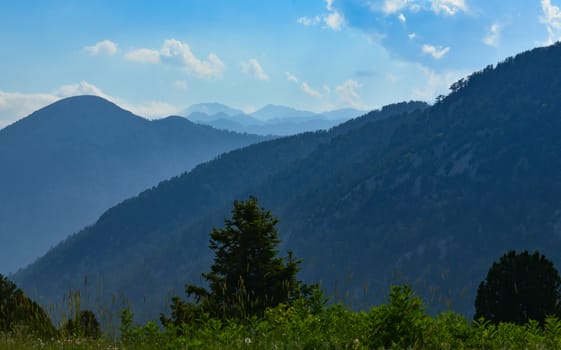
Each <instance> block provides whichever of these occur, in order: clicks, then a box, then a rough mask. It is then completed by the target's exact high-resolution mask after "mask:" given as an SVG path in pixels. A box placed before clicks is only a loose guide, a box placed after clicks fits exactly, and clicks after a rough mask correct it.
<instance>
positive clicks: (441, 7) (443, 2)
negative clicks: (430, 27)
mask: <svg viewBox="0 0 561 350" xmlns="http://www.w3.org/2000/svg"><path fill="white" fill-rule="evenodd" d="M432 10H433V11H434V12H435V13H437V14H439V13H443V14H445V15H449V16H453V15H455V14H456V13H458V12H460V11H463V12H465V11H467V6H466V4H465V2H464V0H432Z"/></svg>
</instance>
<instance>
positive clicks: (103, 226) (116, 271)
mask: <svg viewBox="0 0 561 350" xmlns="http://www.w3.org/2000/svg"><path fill="white" fill-rule="evenodd" d="M418 108H426V105H425V104H423V103H417V102H412V103H408V104H406V103H402V104H397V105H394V106H388V107H386V108H384V109H382V110H381V111H374V112H371V113H369V114H367V115H365V116H363V117H361V118H357V119H354V120H350V121H349V122H347V123H346V124H343V125H341V126H339V127H337V128H334V129H332V130H330V131H329V132H316V133H307V134H301V135H296V136H291V137H286V138H280V139H276V140H272V141H266V142H262V143H259V144H255V145H252V146H249V147H246V148H244V149H240V150H235V151H232V152H229V153H226V154H223V155H221V156H220V157H218V158H217V159H216V160H213V161H211V162H208V163H205V164H201V165H199V166H197V167H196V168H195V169H193V170H192V171H191V172H189V173H187V174H184V175H182V176H180V177H175V178H172V179H170V180H169V181H164V182H162V183H160V184H159V185H158V186H157V187H155V188H153V189H150V190H147V191H145V192H143V193H141V194H140V195H139V196H137V197H135V198H131V199H128V200H126V201H124V202H123V203H121V204H119V205H117V206H115V207H113V208H111V209H110V210H108V211H107V212H105V213H104V214H103V215H102V216H101V217H100V218H99V220H98V221H97V222H96V223H95V225H93V226H91V227H87V228H85V229H84V230H82V231H81V232H79V233H77V234H75V235H73V236H72V237H70V238H69V239H67V240H66V241H65V242H63V243H61V244H60V245H58V246H57V247H55V248H54V249H52V250H51V251H50V252H49V253H48V254H46V255H45V256H44V257H42V258H40V259H39V260H38V261H37V262H36V263H34V264H33V265H31V266H30V267H28V268H26V269H25V270H23V271H20V272H18V273H17V274H16V275H15V276H14V278H15V280H16V281H18V284H19V285H21V286H23V288H25V289H26V290H27V291H29V293H30V295H35V296H41V297H44V300H46V301H56V300H61V298H62V296H63V295H64V294H65V293H67V292H68V288H69V287H80V286H82V283H83V282H84V279H85V278H86V279H87V280H88V281H89V284H90V286H92V285H94V286H95V285H97V284H96V283H100V284H102V285H103V290H104V291H105V293H107V294H108V295H113V293H123V294H125V295H126V296H127V298H129V299H130V300H131V301H133V302H134V303H136V306H138V305H139V304H140V305H143V306H142V307H145V308H146V309H147V310H148V311H152V313H151V315H152V316H154V315H157V312H159V311H162V310H161V308H162V307H164V305H166V304H167V302H168V300H167V299H166V297H167V296H169V290H170V289H171V288H179V289H178V290H177V289H176V292H181V291H182V286H183V284H184V283H185V282H187V280H188V279H192V278H197V279H198V276H199V274H200V272H202V271H203V269H206V268H207V264H208V261H209V253H210V252H209V251H208V250H207V249H206V247H207V242H208V234H209V232H210V228H211V227H212V226H213V225H219V224H221V220H222V218H223V217H224V216H225V215H227V213H228V211H229V207H230V206H231V203H232V201H233V200H234V199H236V198H240V197H243V196H246V195H247V194H248V193H252V192H253V191H255V190H256V189H258V188H261V187H265V188H266V187H267V183H268V182H269V181H271V179H273V178H274V177H275V175H276V174H279V173H280V172H281V171H283V170H284V169H287V168H289V167H290V166H292V164H294V163H300V162H305V160H306V159H307V158H308V157H309V156H310V154H312V153H313V152H315V151H316V150H318V149H320V148H323V147H326V145H328V144H329V142H330V140H332V139H334V138H336V137H339V135H341V134H342V133H346V132H348V131H349V130H353V128H360V127H361V126H363V125H364V124H368V123H370V122H375V121H376V120H382V119H385V118H388V117H389V116H391V115H395V114H396V113H403V112H407V111H412V110H416V109H418ZM389 119H393V117H392V118H389ZM335 163H336V162H334V164H335ZM279 189H280V188H279ZM286 195H287V198H288V196H291V192H288V193H286ZM178 244H180V245H181V246H179V245H178ZM184 244H185V246H183V245H184ZM55 276H56V277H55ZM100 280H102V282H99V281H100ZM96 281H97V282H96ZM147 303H148V304H150V303H152V305H146V304H147ZM154 304H156V305H154ZM158 308H160V309H158Z"/></svg>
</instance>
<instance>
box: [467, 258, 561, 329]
mask: <svg viewBox="0 0 561 350" xmlns="http://www.w3.org/2000/svg"><path fill="white" fill-rule="evenodd" d="M560 298H561V278H560V277H559V273H558V272H557V270H556V269H555V267H554V266H553V263H552V262H551V261H549V260H548V259H546V257H545V256H544V255H541V254H539V253H538V252H537V251H536V252H535V253H534V254H531V255H530V254H529V253H528V251H524V252H522V253H520V254H517V253H516V252H515V251H509V252H508V253H506V254H505V255H503V256H502V257H501V258H500V260H499V262H495V263H493V266H492V267H491V269H489V272H488V273H487V278H486V279H485V280H484V281H483V282H481V284H480V285H479V289H478V290H477V297H476V299H475V319H477V318H480V317H483V318H485V319H487V320H489V321H491V322H493V323H499V322H513V323H517V324H524V323H526V322H527V321H528V320H536V321H539V322H540V323H543V321H544V320H545V317H546V316H547V315H559V314H560V313H559V310H560V309H559V301H560V300H561V299H560Z"/></svg>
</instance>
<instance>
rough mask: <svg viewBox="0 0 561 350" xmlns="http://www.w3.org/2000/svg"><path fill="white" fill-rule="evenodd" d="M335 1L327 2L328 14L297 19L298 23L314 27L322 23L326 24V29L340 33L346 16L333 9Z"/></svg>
mask: <svg viewBox="0 0 561 350" xmlns="http://www.w3.org/2000/svg"><path fill="white" fill-rule="evenodd" d="M334 2H335V0H325V8H326V9H327V13H324V14H322V15H321V16H319V15H318V16H314V17H306V16H303V17H299V18H298V19H296V22H298V23H300V24H302V25H305V26H314V25H317V24H319V23H320V22H321V21H323V23H324V24H325V28H329V29H331V30H334V31H339V30H341V28H342V27H343V24H345V16H344V15H343V14H342V13H341V12H339V11H337V10H336V9H335V8H333V3H334Z"/></svg>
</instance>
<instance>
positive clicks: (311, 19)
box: [296, 16, 321, 26]
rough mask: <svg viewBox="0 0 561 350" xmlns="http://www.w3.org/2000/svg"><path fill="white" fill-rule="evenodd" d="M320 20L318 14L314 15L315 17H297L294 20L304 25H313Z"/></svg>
mask: <svg viewBox="0 0 561 350" xmlns="http://www.w3.org/2000/svg"><path fill="white" fill-rule="evenodd" d="M320 21H321V18H319V16H315V17H305V16H304V17H299V18H298V19H297V20H296V22H298V23H300V24H303V25H305V26H314V25H316V24H318V23H319V22H320Z"/></svg>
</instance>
